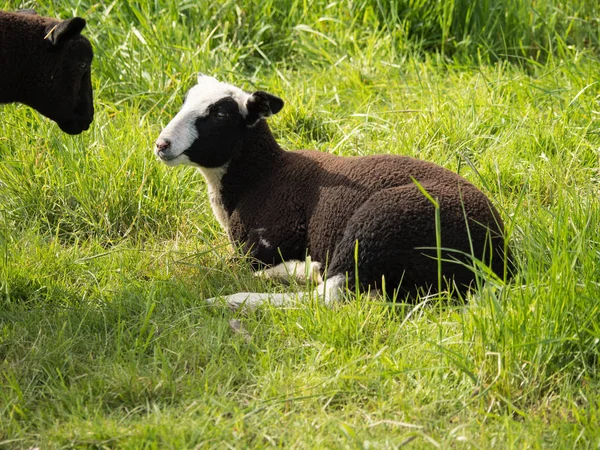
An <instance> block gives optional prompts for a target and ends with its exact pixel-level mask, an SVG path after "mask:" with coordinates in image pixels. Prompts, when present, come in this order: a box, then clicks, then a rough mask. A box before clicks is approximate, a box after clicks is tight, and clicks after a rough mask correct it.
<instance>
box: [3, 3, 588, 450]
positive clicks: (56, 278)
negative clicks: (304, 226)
mask: <svg viewBox="0 0 600 450" xmlns="http://www.w3.org/2000/svg"><path fill="white" fill-rule="evenodd" d="M34 3H35V4H34ZM418 3H419V2H412V3H410V4H411V5H412V9H410V10H406V9H402V8H401V6H402V5H404V3H403V2H397V3H394V2H387V3H386V2H370V1H366V0H365V1H359V2H346V3H344V2H341V3H327V4H325V3H321V2H300V1H276V0H270V1H266V2H261V3H260V6H257V5H253V6H249V4H247V3H244V2H220V3H219V2H203V1H194V2H191V1H189V2H171V1H156V2H146V3H143V2H138V3H134V2H129V1H123V2H113V3H101V2H98V3H94V2H89V1H80V2H62V3H58V2H46V1H37V2H24V3H23V4H21V3H19V4H17V3H16V2H0V6H1V7H2V8H3V9H12V8H17V7H31V6H35V7H36V8H37V9H38V10H39V12H41V13H44V14H48V15H56V16H59V15H60V16H61V17H67V16H69V15H72V14H80V15H82V16H84V17H86V18H87V19H88V27H87V28H86V31H85V34H86V35H87V36H89V37H90V38H91V40H92V42H93V44H94V48H95V53H96V57H95V60H94V66H93V70H94V71H93V82H94V87H95V99H96V117H95V121H94V124H93V126H92V129H91V130H90V131H88V132H86V133H84V134H82V135H80V136H76V137H71V136H67V135H65V134H63V133H61V132H60V130H59V129H58V128H57V127H56V125H54V124H53V123H51V122H50V121H48V120H47V119H44V118H42V117H40V116H39V115H37V114H36V113H34V112H32V111H31V110H30V109H28V108H26V107H23V106H17V105H3V106H1V107H0V109H1V111H0V114H1V119H0V261H1V262H0V446H4V447H6V448H29V447H35V446H39V447H40V448H54V447H67V448H70V447H77V448H86V447H94V448H97V447H109V448H115V447H126V448H140V447H149V448H191V447H195V446H199V447H203V446H204V447H223V446H224V445H225V444H230V445H232V446H234V447H269V446H279V447H286V448H287V447H300V448H319V447H320V448H338V447H369V446H370V447H374V448H393V447H398V446H401V445H403V444H405V443H411V444H413V445H416V446H417V447H428V446H439V447H443V448H446V447H462V446H464V447H480V448H493V447H495V448H511V447H516V448H529V447H533V448H547V447H554V448H565V447H597V446H598V445H599V443H600V427H599V426H598V423H600V421H599V420H598V415H599V408H598V405H599V402H598V354H599V348H600V347H599V345H600V325H599V321H598V317H599V316H600V311H599V309H600V303H599V302H598V299H599V298H600V281H599V280H600V238H599V234H598V227H599V225H598V224H599V223H600V171H599V166H600V153H599V150H598V149H599V148H600V134H599V130H600V126H599V125H600V114H599V111H600V106H599V98H600V83H598V74H599V73H600V61H598V59H597V55H598V22H597V17H598V9H597V8H598V6H597V5H594V2H575V1H573V2H568V3H567V4H566V5H565V4H564V2H563V3H561V5H558V4H555V3H553V2H547V3H543V4H541V3H539V2H537V3H536V4H537V6H536V8H537V9H532V8H531V5H529V3H528V2H519V1H516V0H515V1H511V2H508V1H507V2H500V3H493V2H489V3H488V2H460V1H456V2H429V3H428V2H422V3H423V4H422V5H421V6H419V5H418ZM538 3H539V4H538ZM407 4H408V3H407ZM443 5H446V6H443ZM509 6H510V10H507V11H508V12H507V14H505V15H501V14H496V15H493V14H490V13H489V11H491V10H494V8H502V7H505V8H508V7H509ZM394 7H396V9H394ZM443 8H449V9H443ZM494 11H495V10H494ZM398 12H400V13H401V14H400V15H398V14H399V13H398ZM542 12H544V14H541V13H542ZM450 18H452V20H450ZM419 23H420V24H421V25H418V24H419ZM431 50H435V51H434V52H431ZM506 54H509V55H508V56H506ZM197 71H202V72H205V73H208V74H211V75H216V76H218V77H219V78H221V79H223V80H227V81H230V82H233V83H235V84H237V85H240V86H242V87H244V88H246V89H248V90H252V89H263V90H266V91H269V92H272V93H274V94H277V95H280V96H281V97H283V98H284V100H285V101H286V106H285V108H284V109H283V110H282V111H281V113H279V114H278V115H277V116H275V117H273V118H272V119H270V120H271V127H272V129H273V131H274V133H275V135H276V136H277V138H278V140H279V141H280V143H281V144H282V146H284V147H285V148H287V149H299V148H317V149H319V150H321V151H326V152H332V153H336V154H339V155H365V154H373V153H397V154H404V155H410V156H414V157H418V158H422V159H426V160H429V161H433V162H436V163H438V164H441V165H443V166H445V167H448V168H450V169H452V170H455V171H457V172H459V173H460V174H461V175H462V176H464V177H466V178H468V179H469V180H470V181H472V182H473V183H474V184H476V185H477V186H479V187H480V188H481V189H482V190H483V191H484V192H485V193H486V194H487V195H489V196H490V197H491V198H492V200H493V201H494V203H495V204H496V205H497V206H498V208H499V210H500V211H501V213H502V215H503V217H504V218H505V221H506V223H507V225H508V228H509V234H510V243H511V245H512V247H513V250H514V254H515V260H516V266H517V270H516V274H515V277H514V279H513V280H512V281H511V282H509V283H508V284H504V283H488V284H486V285H484V286H483V287H482V288H481V289H480V290H479V291H477V292H476V293H474V294H473V295H471V296H470V297H469V298H468V299H466V300H467V301H464V302H462V301H458V302H457V301H454V302H446V301H443V299H421V301H420V302H417V303H416V304H404V303H402V302H399V303H398V304H396V305H390V304H386V303H384V302H382V301H381V300H380V299H372V298H368V297H367V296H362V295H359V296H357V297H356V296H353V295H351V294H349V295H348V300H349V301H348V302H346V303H344V304H341V305H338V306H336V307H334V308H333V309H329V308H325V307H324V306H322V305H318V304H310V305H307V306H305V307H298V308H289V309H285V310H277V309H272V308H264V309H262V310H260V311H258V312H256V313H254V314H250V315H248V316H242V315H240V314H236V313H233V312H230V311H227V310H223V309H220V308H209V307H207V306H206V305H205V304H204V302H203V300H204V299H205V298H208V297H212V296H215V295H218V294H229V293H234V292H237V291H241V290H244V291H249V290H250V291H267V290H270V291H280V290H283V289H285V288H282V287H280V286H276V285H271V284H269V283H267V282H264V281H261V280H258V279H256V278H255V277H253V276H252V273H251V272H250V270H249V266H248V265H247V264H245V263H244V262H243V261H240V260H239V259H237V258H235V257H234V253H233V250H232V249H231V248H230V246H229V245H228V244H227V238H226V236H225V234H224V232H223V231H222V230H221V229H220V227H219V225H218V223H217V222H216V220H215V219H214V218H213V216H212V213H211V211H210V207H209V204H208V200H207V197H206V192H205V187H204V182H203V180H202V178H201V177H200V175H199V174H197V173H195V172H194V171H193V170H192V169H190V168H177V169H168V168H166V167H164V166H163V165H162V164H159V163H158V162H156V161H155V160H154V157H153V155H152V151H151V150H152V145H153V142H154V140H155V139H156V137H157V136H158V134H159V132H160V130H161V129H162V127H163V126H164V125H165V124H166V123H167V122H168V121H169V119H170V118H171V117H172V116H173V115H174V114H175V113H176V112H177V110H178V108H179V107H180V105H181V101H182V98H183V95H184V93H185V91H186V90H187V89H188V88H189V87H190V86H191V85H192V84H193V83H194V79H195V74H196V72H197ZM232 319H236V320H239V321H240V322H241V323H242V326H243V327H244V329H245V331H246V332H247V333H241V334H236V333H234V332H233V331H232V329H231V328H230V327H229V325H228V323H229V321H230V320H232Z"/></svg>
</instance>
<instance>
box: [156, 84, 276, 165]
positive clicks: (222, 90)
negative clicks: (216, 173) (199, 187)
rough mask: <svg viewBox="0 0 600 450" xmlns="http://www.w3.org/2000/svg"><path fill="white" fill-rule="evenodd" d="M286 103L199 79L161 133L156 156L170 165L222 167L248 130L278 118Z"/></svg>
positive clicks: (259, 92) (261, 94)
mask: <svg viewBox="0 0 600 450" xmlns="http://www.w3.org/2000/svg"><path fill="white" fill-rule="evenodd" d="M281 108H283V100H281V99H280V98H279V97H276V96H274V95H271V94H267V93H266V92H262V91H257V92H254V93H253V94H248V93H247V92H244V91H243V90H242V89H240V88H237V87H235V86H232V85H230V84H227V83H223V82H220V81H217V80H216V79H215V78H213V77H209V76H206V75H202V74H200V75H198V84H197V85H195V86H194V87H192V89H190V91H189V92H188V93H187V95H186V97H185V100H184V102H183V106H182V108H181V110H180V111H179V112H178V113H177V115H176V116H175V117H174V118H173V120H171V122H170V123H169V124H168V125H167V126H166V127H165V129H164V130H163V131H162V132H161V133H160V136H159V137H158V139H157V141H156V147H155V150H154V153H155V154H156V155H157V156H158V157H159V158H160V159H161V160H162V161H163V162H164V163H165V164H167V165H169V166H176V165H179V164H187V165H192V166H196V167H204V168H217V167H222V166H224V165H225V164H227V162H228V161H229V160H230V159H231V157H232V155H233V153H234V152H235V150H236V149H237V148H239V146H240V143H241V140H242V139H243V136H244V133H245V132H246V130H247V129H249V128H252V127H253V126H255V125H256V124H257V122H258V121H259V120H262V119H263V118H265V117H268V116H270V115H273V114H276V113H277V112H279V111H280V110H281Z"/></svg>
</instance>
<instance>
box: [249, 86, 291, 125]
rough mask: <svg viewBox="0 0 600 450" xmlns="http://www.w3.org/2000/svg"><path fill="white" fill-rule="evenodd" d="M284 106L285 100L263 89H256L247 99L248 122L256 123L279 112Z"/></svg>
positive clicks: (250, 123)
mask: <svg viewBox="0 0 600 450" xmlns="http://www.w3.org/2000/svg"><path fill="white" fill-rule="evenodd" d="M281 108H283V100H282V99H280V98H279V97H277V96H275V95H273V94H269V93H267V92H263V91H256V92H255V93H254V94H252V95H251V96H250V97H249V98H248V100H246V109H247V110H248V115H247V116H246V122H247V123H248V125H254V124H255V123H256V122H258V121H259V120H260V119H263V118H265V117H269V116H272V115H273V114H277V113H278V112H279V111H281Z"/></svg>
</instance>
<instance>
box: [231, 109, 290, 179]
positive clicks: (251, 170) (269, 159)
mask: <svg viewBox="0 0 600 450" xmlns="http://www.w3.org/2000/svg"><path fill="white" fill-rule="evenodd" d="M284 153H285V151H284V150H283V149H282V148H281V147H280V146H279V144H278V143H277V141H276V140H275V138H274V137H273V134H272V133H271V130H270V129H269V125H268V124H267V122H266V121H265V120H260V121H259V122H258V123H257V124H256V125H255V126H254V127H252V128H248V129H246V130H245V132H244V137H243V139H242V146H241V148H240V151H239V152H237V153H236V154H235V155H234V157H233V158H232V159H231V161H230V163H229V167H228V169H227V174H226V176H225V179H224V182H228V183H229V182H231V183H233V184H235V185H239V186H241V187H242V188H243V189H244V190H246V191H247V190H248V188H250V187H251V186H252V185H254V183H256V182H258V181H261V180H264V178H265V176H266V175H268V174H270V173H272V172H273V171H274V170H277V167H278V166H279V164H281V161H282V158H283V155H284Z"/></svg>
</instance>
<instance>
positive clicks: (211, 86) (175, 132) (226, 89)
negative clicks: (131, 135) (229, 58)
mask: <svg viewBox="0 0 600 450" xmlns="http://www.w3.org/2000/svg"><path fill="white" fill-rule="evenodd" d="M226 97H230V98H232V99H234V100H235V101H236V102H237V103H238V105H239V107H240V113H241V114H242V116H243V117H246V116H247V115H248V110H247V109H246V101H247V100H248V98H249V97H250V94H248V93H247V92H244V91H243V90H241V89H240V88H238V87H235V86H232V85H231V84H227V83H222V82H220V81H218V80H216V79H215V78H213V77H209V76H206V75H198V84H197V85H195V86H194V87H193V88H191V89H190V90H189V92H188V93H187V97H186V99H185V102H184V103H183V106H182V108H181V110H180V111H179V112H178V113H177V115H176V116H175V117H174V118H173V119H172V120H171V122H169V124H168V125H167V126H166V127H165V128H164V130H163V131H162V132H161V133H160V135H159V137H158V141H160V140H163V141H165V140H166V141H169V142H170V143H171V144H170V146H169V148H168V150H166V151H165V152H160V153H159V149H158V148H157V149H156V150H155V153H156V154H157V156H159V158H160V159H161V160H162V161H163V162H164V163H165V164H167V165H169V166H177V165H179V164H186V165H191V166H196V167H198V165H197V164H195V163H193V162H191V161H190V159H189V158H188V157H187V156H186V155H184V154H183V152H184V151H186V150H187V149H188V148H190V146H191V145H192V144H193V142H194V141H195V140H196V138H197V137H198V132H197V131H196V119H197V118H199V117H204V116H206V115H207V114H208V108H209V107H210V106H211V105H212V104H214V103H216V102H217V101H219V100H221V99H223V98H226ZM158 141H157V142H158Z"/></svg>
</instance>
